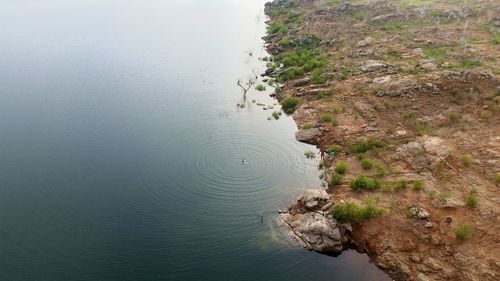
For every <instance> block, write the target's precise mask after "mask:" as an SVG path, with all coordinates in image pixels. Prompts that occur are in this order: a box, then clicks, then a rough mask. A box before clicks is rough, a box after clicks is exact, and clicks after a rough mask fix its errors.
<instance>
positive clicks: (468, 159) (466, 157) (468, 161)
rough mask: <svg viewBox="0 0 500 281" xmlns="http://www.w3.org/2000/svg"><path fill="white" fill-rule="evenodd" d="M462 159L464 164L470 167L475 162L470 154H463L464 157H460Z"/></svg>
mask: <svg viewBox="0 0 500 281" xmlns="http://www.w3.org/2000/svg"><path fill="white" fill-rule="evenodd" d="M460 161H462V165H464V166H465V167H470V166H471V165H472V162H473V160H472V156H470V155H469V154H466V155H462V157H460Z"/></svg>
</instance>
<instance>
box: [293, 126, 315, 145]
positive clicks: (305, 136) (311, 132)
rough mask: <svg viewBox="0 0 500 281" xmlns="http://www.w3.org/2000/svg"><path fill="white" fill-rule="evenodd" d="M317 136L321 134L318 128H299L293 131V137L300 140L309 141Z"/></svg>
mask: <svg viewBox="0 0 500 281" xmlns="http://www.w3.org/2000/svg"><path fill="white" fill-rule="evenodd" d="M318 136H321V131H320V130H319V129H318V128H311V129H301V130H299V131H297V132H296V133H295V138H296V139H297V140H298V141H301V142H310V141H312V140H313V139H314V138H316V137H318Z"/></svg>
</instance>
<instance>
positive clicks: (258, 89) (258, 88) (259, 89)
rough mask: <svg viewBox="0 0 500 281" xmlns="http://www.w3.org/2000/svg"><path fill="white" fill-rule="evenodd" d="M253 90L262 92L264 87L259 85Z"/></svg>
mask: <svg viewBox="0 0 500 281" xmlns="http://www.w3.org/2000/svg"><path fill="white" fill-rule="evenodd" d="M255 89H256V90H257V91H259V92H263V91H265V90H266V86H264V85H263V84H259V85H257V87H255Z"/></svg>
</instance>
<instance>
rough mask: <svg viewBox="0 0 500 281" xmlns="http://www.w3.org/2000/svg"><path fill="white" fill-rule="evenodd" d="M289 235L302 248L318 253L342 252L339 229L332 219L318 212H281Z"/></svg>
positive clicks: (281, 217)
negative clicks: (293, 213)
mask: <svg viewBox="0 0 500 281" xmlns="http://www.w3.org/2000/svg"><path fill="white" fill-rule="evenodd" d="M280 219H281V220H282V221H283V222H284V224H285V226H287V227H288V232H289V235H290V236H291V237H292V238H293V239H294V240H295V241H297V242H298V243H299V244H300V245H302V246H303V247H304V248H306V249H309V250H312V251H316V252H320V253H340V252H342V248H343V247H342V239H341V237H340V231H339V229H338V227H337V224H336V222H335V221H334V220H330V219H328V218H326V217H325V216H323V215H322V214H320V213H316V212H309V213H305V214H295V215H292V214H290V213H286V214H281V215H280Z"/></svg>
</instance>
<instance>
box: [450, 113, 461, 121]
mask: <svg viewBox="0 0 500 281" xmlns="http://www.w3.org/2000/svg"><path fill="white" fill-rule="evenodd" d="M448 119H449V120H450V122H457V121H458V119H460V115H459V114H458V113H457V112H450V113H448Z"/></svg>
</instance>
